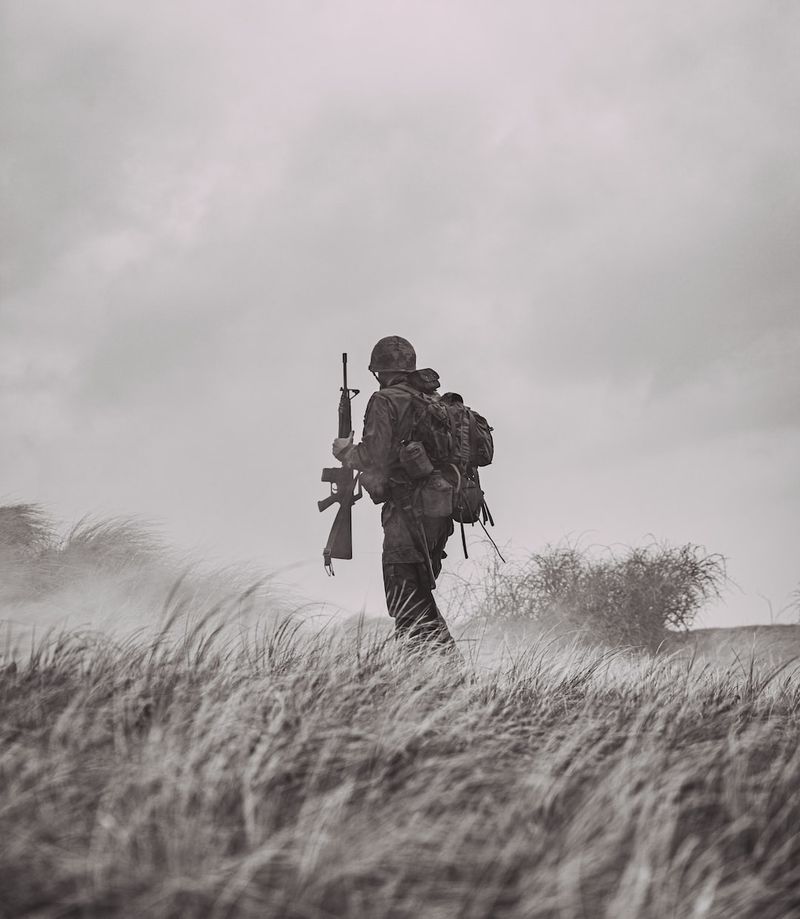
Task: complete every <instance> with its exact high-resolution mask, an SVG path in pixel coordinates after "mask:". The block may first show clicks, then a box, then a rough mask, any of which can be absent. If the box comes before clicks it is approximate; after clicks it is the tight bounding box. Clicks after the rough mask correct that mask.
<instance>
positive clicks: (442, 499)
mask: <svg viewBox="0 0 800 919" xmlns="http://www.w3.org/2000/svg"><path fill="white" fill-rule="evenodd" d="M420 503H421V505H422V514H423V516H425V517H450V516H451V515H452V513H453V486H452V485H451V484H450V483H449V482H448V481H447V479H446V478H445V477H444V476H443V475H442V474H441V472H434V473H433V474H432V475H430V476H429V477H428V480H427V481H426V482H425V484H424V485H423V486H422V488H421V489H420Z"/></svg>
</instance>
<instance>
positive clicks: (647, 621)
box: [481, 542, 726, 647]
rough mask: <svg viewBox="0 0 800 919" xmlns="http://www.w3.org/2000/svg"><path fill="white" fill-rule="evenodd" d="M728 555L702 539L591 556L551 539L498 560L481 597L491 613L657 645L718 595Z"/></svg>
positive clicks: (618, 641) (604, 638) (610, 640)
mask: <svg viewBox="0 0 800 919" xmlns="http://www.w3.org/2000/svg"><path fill="white" fill-rule="evenodd" d="M725 577H726V576H725V560H724V558H723V557H722V556H721V555H717V554H709V553H707V552H706V551H705V550H704V549H703V548H702V547H701V546H696V545H693V544H691V543H687V544H686V545H683V546H669V545H667V544H665V543H655V542H654V543H651V544H650V545H647V546H644V547H642V548H633V549H629V550H627V551H626V552H625V553H624V554H618V553H614V552H611V551H609V552H608V553H607V554H606V555H605V556H603V557H601V558H597V557H592V556H591V555H590V554H589V553H588V552H587V551H586V550H583V549H580V548H578V547H577V546H572V545H567V546H548V547H547V548H546V549H545V550H544V551H543V552H541V553H535V554H534V555H531V556H530V557H529V558H528V559H526V560H524V561H523V562H519V563H515V564H512V565H504V566H501V565H500V564H499V562H498V561H497V560H495V561H494V563H493V565H492V568H491V570H490V572H489V577H488V578H487V580H486V582H485V584H484V585H483V589H484V594H483V596H482V598H481V606H482V610H481V612H482V614H483V616H484V617H485V618H487V619H493V620H505V621H509V622H511V621H527V622H531V621H533V622H539V623H541V624H543V625H550V626H559V627H566V628H568V629H578V630H581V631H587V632H588V633H589V635H590V637H591V638H592V640H594V641H600V642H604V643H607V644H611V645H636V646H645V647H653V646H655V645H658V644H659V642H661V641H662V640H663V638H664V635H665V630H667V629H677V630H686V629H688V628H689V627H690V626H691V625H692V623H693V621H694V617H695V615H696V613H697V611H698V610H699V609H700V608H701V607H702V606H703V604H704V603H705V602H706V601H708V600H710V599H712V598H716V597H719V596H720V591H721V588H722V586H723V585H724V583H725Z"/></svg>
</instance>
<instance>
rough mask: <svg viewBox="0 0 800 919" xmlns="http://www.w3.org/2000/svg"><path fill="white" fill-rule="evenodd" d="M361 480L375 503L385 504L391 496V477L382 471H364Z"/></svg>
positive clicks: (360, 475)
mask: <svg viewBox="0 0 800 919" xmlns="http://www.w3.org/2000/svg"><path fill="white" fill-rule="evenodd" d="M358 478H359V481H360V482H361V485H362V487H363V489H364V491H365V492H366V493H367V494H368V495H369V496H370V498H372V503H373V504H383V502H384V501H386V500H387V498H388V497H389V479H388V478H387V477H386V476H385V475H383V474H382V473H380V472H369V471H367V472H362V473H360V474H359V477H358Z"/></svg>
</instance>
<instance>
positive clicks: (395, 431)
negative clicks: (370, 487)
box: [344, 382, 419, 479]
mask: <svg viewBox="0 0 800 919" xmlns="http://www.w3.org/2000/svg"><path fill="white" fill-rule="evenodd" d="M418 398H419V392H418V390H417V389H415V388H414V387H413V386H412V385H411V384H410V383H406V382H402V383H394V384H393V385H391V386H387V387H386V388H384V389H380V390H378V392H376V393H373V395H372V397H371V398H370V400H369V402H368V403H367V410H366V412H365V413H364V433H363V436H362V438H361V443H359V444H354V445H353V446H352V447H351V448H350V450H349V451H348V453H347V454H346V455H345V457H344V462H345V464H346V465H348V466H350V467H351V468H352V469H359V470H361V471H362V472H368V473H371V474H373V475H375V476H379V477H381V478H386V479H388V478H389V477H394V476H400V475H401V474H402V468H401V466H400V463H399V460H398V450H399V448H400V444H401V443H402V442H403V441H404V440H407V439H408V438H409V436H410V434H411V430H412V427H413V424H414V417H415V412H414V411H413V406H414V405H415V403H416V401H417V399H418Z"/></svg>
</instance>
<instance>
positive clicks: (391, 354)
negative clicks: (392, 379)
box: [369, 335, 417, 373]
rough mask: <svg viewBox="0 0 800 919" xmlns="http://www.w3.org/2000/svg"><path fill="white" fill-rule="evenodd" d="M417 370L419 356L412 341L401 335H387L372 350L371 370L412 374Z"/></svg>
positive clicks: (374, 371)
mask: <svg viewBox="0 0 800 919" xmlns="http://www.w3.org/2000/svg"><path fill="white" fill-rule="evenodd" d="M416 369H417V354H416V352H415V351H414V347H413V345H412V344H411V342H410V341H408V340H407V339H405V338H401V337H400V336H399V335H387V336H386V338H382V339H381V340H380V341H379V342H378V343H377V344H376V345H375V347H374V348H373V349H372V354H371V355H370V358H369V370H371V371H372V372H373V373H380V372H381V371H397V372H405V373H412V372H413V371H414V370H416Z"/></svg>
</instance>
